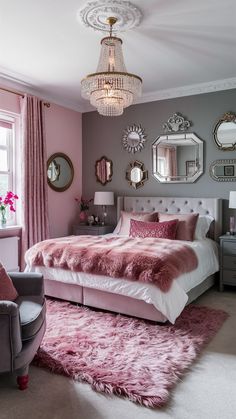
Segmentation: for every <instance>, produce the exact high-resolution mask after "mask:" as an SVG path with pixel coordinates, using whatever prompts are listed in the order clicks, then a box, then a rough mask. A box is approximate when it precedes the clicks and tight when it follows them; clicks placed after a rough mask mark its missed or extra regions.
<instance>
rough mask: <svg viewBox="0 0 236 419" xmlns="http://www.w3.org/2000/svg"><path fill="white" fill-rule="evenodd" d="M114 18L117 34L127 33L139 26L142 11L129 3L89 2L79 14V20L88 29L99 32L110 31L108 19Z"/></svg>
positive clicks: (114, 1) (118, 0) (110, 0)
mask: <svg viewBox="0 0 236 419" xmlns="http://www.w3.org/2000/svg"><path fill="white" fill-rule="evenodd" d="M110 16H114V17H115V18H116V19H117V23H116V29H115V31H117V32H122V31H127V30H128V29H131V28H134V27H135V26H138V25H139V23H140V21H141V19H142V13H141V11H140V10H139V9H138V8H137V7H136V6H134V5H133V4H132V3H130V2H129V1H120V0H98V1H90V2H88V3H87V4H86V5H85V7H84V8H83V9H80V10H79V11H78V13H77V19H78V20H79V21H80V22H82V23H83V24H84V25H85V26H87V27H92V28H93V29H95V30H98V31H105V32H107V31H109V25H108V24H107V19H108V18H109V17H110Z"/></svg>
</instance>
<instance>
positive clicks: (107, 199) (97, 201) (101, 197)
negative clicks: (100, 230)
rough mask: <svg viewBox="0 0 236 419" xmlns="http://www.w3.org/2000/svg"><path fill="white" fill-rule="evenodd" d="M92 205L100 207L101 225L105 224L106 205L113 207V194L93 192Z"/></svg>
mask: <svg viewBox="0 0 236 419" xmlns="http://www.w3.org/2000/svg"><path fill="white" fill-rule="evenodd" d="M93 203H94V205H101V206H102V211H103V219H102V223H101V224H102V225H105V224H106V217H107V205H114V192H108V191H106V192H95V194H94V201H93Z"/></svg>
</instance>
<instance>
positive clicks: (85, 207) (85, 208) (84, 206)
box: [75, 196, 93, 224]
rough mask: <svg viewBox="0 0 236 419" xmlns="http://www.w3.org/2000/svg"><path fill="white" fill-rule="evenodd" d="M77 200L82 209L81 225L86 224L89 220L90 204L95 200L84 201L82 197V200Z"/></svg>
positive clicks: (80, 214) (80, 215)
mask: <svg viewBox="0 0 236 419" xmlns="http://www.w3.org/2000/svg"><path fill="white" fill-rule="evenodd" d="M75 200H76V202H78V204H79V207H80V213H79V221H80V223H81V224H86V222H87V219H88V210H89V204H90V202H92V201H93V199H92V198H91V199H84V198H83V197H82V196H81V198H75Z"/></svg>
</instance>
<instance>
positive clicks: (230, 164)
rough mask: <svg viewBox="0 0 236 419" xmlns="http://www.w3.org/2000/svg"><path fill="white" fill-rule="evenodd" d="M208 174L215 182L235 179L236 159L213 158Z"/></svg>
mask: <svg viewBox="0 0 236 419" xmlns="http://www.w3.org/2000/svg"><path fill="white" fill-rule="evenodd" d="M209 171H210V176H211V178H212V179H213V180H216V181H217V182H235V181H236V159H223V160H215V161H213V162H212V163H211V165H210V169H209Z"/></svg>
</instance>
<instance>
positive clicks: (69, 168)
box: [47, 153, 74, 192]
mask: <svg viewBox="0 0 236 419" xmlns="http://www.w3.org/2000/svg"><path fill="white" fill-rule="evenodd" d="M73 178H74V168H73V164H72V162H71V160H70V158H69V157H68V156H67V155H66V154H64V153H55V154H53V155H52V156H51V157H49V159H48V161H47V180H48V184H49V186H50V188H52V189H53V190H54V191H57V192H63V191H65V190H66V189H68V188H69V187H70V185H71V184H72V181H73Z"/></svg>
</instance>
